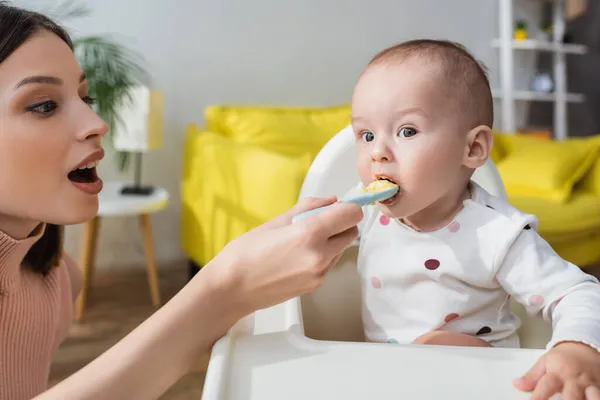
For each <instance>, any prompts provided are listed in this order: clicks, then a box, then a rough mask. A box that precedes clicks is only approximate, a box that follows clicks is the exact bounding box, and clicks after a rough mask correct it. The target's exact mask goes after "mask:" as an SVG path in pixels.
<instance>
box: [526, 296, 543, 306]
mask: <svg viewBox="0 0 600 400" xmlns="http://www.w3.org/2000/svg"><path fill="white" fill-rule="evenodd" d="M529 304H531V305H532V306H536V307H538V306H541V305H542V304H544V297H543V296H539V295H537V294H536V295H533V296H531V297H530V298H529Z"/></svg>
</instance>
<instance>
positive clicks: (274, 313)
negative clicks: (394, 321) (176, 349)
mask: <svg viewBox="0 0 600 400" xmlns="http://www.w3.org/2000/svg"><path fill="white" fill-rule="evenodd" d="M294 301H296V300H294ZM294 301H290V302H288V303H285V304H283V305H279V306H276V307H273V308H271V309H267V310H263V311H259V312H258V313H256V314H255V315H254V316H253V317H252V318H253V320H252V321H250V322H248V321H242V322H240V325H239V326H238V327H237V328H236V329H234V330H232V332H230V334H228V335H227V336H225V337H224V338H222V339H221V340H219V341H218V342H217V344H216V345H215V347H214V349H213V354H212V356H211V363H210V365H209V369H208V372H207V377H206V383H205V389H204V394H203V397H202V398H203V400H217V399H222V400H225V399H227V400H233V399H235V400H238V399H240V400H241V399H245V400H254V399H256V400H258V399H260V400H271V399H272V400H280V399H286V400H296V399H298V400H300V399H302V400H306V399H324V400H325V399H326V400H331V399H344V400H352V399H357V400H358V399H378V400H384V399H394V400H397V399H419V400H433V399H435V400H438V399H448V398H456V399H461V400H470V399H473V400H475V399H477V400H480V399H486V400H493V399H498V400H512V399H515V400H518V399H528V398H529V396H530V394H529V395H528V394H527V393H522V392H519V391H518V390H516V389H514V388H513V386H512V380H513V379H514V378H516V377H518V376H519V374H522V373H524V372H526V371H527V370H528V369H529V368H530V367H531V366H532V365H533V364H534V363H535V361H536V360H537V359H538V358H539V357H540V356H541V355H542V350H538V349H503V348H458V347H448V346H410V345H406V346H405V345H392V344H376V343H352V342H329V341H317V340H312V339H310V338H307V337H306V336H305V335H304V333H303V328H302V321H301V318H298V319H297V320H295V318H290V317H289V315H290V312H289V310H290V309H293V308H294V307H297V303H296V304H294ZM286 308H287V309H288V311H287V314H286ZM283 314H286V315H287V317H286V318H282V316H283ZM244 324H246V326H245V327H244V326H243V325H244Z"/></svg>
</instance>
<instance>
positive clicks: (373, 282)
mask: <svg viewBox="0 0 600 400" xmlns="http://www.w3.org/2000/svg"><path fill="white" fill-rule="evenodd" d="M371 285H373V287H374V288H375V289H380V288H381V281H380V280H379V279H377V278H375V277H372V278H371Z"/></svg>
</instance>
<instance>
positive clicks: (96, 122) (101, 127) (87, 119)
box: [77, 109, 109, 140]
mask: <svg viewBox="0 0 600 400" xmlns="http://www.w3.org/2000/svg"><path fill="white" fill-rule="evenodd" d="M81 118H82V119H83V121H82V122H83V123H82V124H81V126H82V128H81V130H80V132H79V133H78V135H77V139H78V140H90V139H94V138H98V139H102V137H103V136H104V135H106V134H107V133H108V130H109V126H108V124H107V123H106V122H104V120H103V119H102V118H100V116H99V115H98V114H96V113H95V112H94V111H93V110H91V109H89V111H88V112H86V113H84V114H83V115H82V116H81Z"/></svg>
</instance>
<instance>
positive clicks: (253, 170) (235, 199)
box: [181, 106, 351, 265]
mask: <svg viewBox="0 0 600 400" xmlns="http://www.w3.org/2000/svg"><path fill="white" fill-rule="evenodd" d="M350 118H351V117H350V107H348V106H339V107H330V108H325V107H324V108H298V107H289V108H285V107H264V106H257V107H251V106H240V107H234V106H211V107H208V108H207V109H206V110H205V123H206V128H205V129H200V128H199V127H197V126H196V125H193V124H192V125H190V126H189V127H188V129H187V134H186V141H185V145H184V154H183V179H182V185H181V201H182V222H181V223H182V225H181V236H182V238H181V240H182V248H183V251H184V253H185V254H186V255H187V256H188V257H189V258H190V259H191V260H192V261H194V262H195V263H196V264H198V265H205V264H206V263H208V262H209V261H210V260H211V259H212V258H213V257H214V256H216V255H217V253H218V252H219V251H221V249H222V248H223V247H224V246H225V245H226V244H227V243H228V242H230V241H231V240H233V239H235V238H236V237H238V236H240V235H241V234H243V233H245V232H247V231H248V230H250V229H252V228H254V227H256V226H258V225H260V224H262V223H264V222H266V221H267V220H269V219H271V218H272V217H274V216H276V215H278V214H280V213H282V212H284V211H285V210H287V209H289V208H290V207H292V206H293V205H294V204H295V203H296V202H297V201H298V195H299V194H300V189H301V186H302V182H303V181H304V177H305V176H306V173H307V172H308V168H309V167H310V164H311V163H312V160H313V159H314V157H315V156H316V154H317V153H318V152H319V151H320V149H321V148H322V147H323V146H324V145H325V143H326V142H327V141H328V140H329V139H330V138H331V137H332V136H333V135H335V134H336V133H337V132H338V131H340V130H341V129H342V128H344V127H345V126H347V125H348V124H349V123H350Z"/></svg>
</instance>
